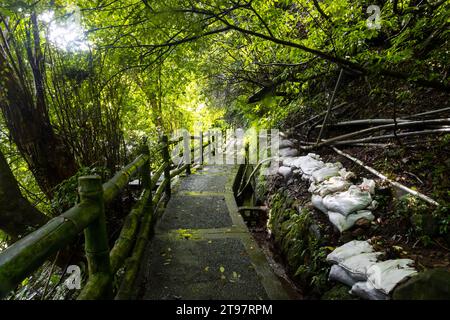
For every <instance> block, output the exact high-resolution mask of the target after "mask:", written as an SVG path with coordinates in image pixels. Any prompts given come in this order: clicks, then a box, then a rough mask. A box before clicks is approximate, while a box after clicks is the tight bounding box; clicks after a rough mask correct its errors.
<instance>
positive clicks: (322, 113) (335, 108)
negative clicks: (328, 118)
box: [293, 102, 348, 129]
mask: <svg viewBox="0 0 450 320" xmlns="http://www.w3.org/2000/svg"><path fill="white" fill-rule="evenodd" d="M347 104H348V103H347V102H343V103H341V104H338V105H337V106H335V107H333V108H332V109H331V111H335V110H337V109H339V108H342V107H344V106H346V105H347ZM326 114H327V111H324V112H321V113H319V114H318V115H315V116H314V117H312V118H309V119H308V120H305V121H303V122H301V123H299V124H296V125H295V126H294V127H293V129H296V128H298V127H301V126H303V125H305V124H307V123H309V122H311V121H314V120H316V119H317V118H319V117H322V116H324V115H326Z"/></svg>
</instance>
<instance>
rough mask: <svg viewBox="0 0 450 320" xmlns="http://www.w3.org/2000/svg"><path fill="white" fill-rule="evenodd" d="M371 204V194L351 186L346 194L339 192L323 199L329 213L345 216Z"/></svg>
mask: <svg viewBox="0 0 450 320" xmlns="http://www.w3.org/2000/svg"><path fill="white" fill-rule="evenodd" d="M371 202H372V197H371V196H370V193H369V192H367V191H361V190H360V189H359V188H358V187H357V186H351V187H350V188H349V189H348V190H347V191H345V192H338V193H335V194H331V195H327V196H325V197H324V198H323V205H324V206H325V208H327V209H328V210H329V211H333V212H339V213H342V214H343V215H345V216H347V215H349V214H350V213H352V212H355V211H358V210H361V209H364V208H366V207H367V206H368V205H369V204H370V203H371Z"/></svg>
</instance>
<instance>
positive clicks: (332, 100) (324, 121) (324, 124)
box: [317, 68, 344, 143]
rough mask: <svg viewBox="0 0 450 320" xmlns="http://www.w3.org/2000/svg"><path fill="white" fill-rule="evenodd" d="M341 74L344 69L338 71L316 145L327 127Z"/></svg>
mask: <svg viewBox="0 0 450 320" xmlns="http://www.w3.org/2000/svg"><path fill="white" fill-rule="evenodd" d="M343 74H344V68H341V71H339V76H338V79H337V81H336V85H335V87H334V90H333V94H332V95H331V99H330V103H329V105H328V110H327V113H326V114H325V117H324V118H323V123H322V126H321V128H320V131H319V136H318V137H317V143H319V142H320V138H322V133H323V131H324V130H325V128H326V125H327V122H328V118H329V117H330V113H331V106H332V105H333V102H334V97H335V96H336V92H337V90H338V89H339V85H340V84H341V80H342V75H343Z"/></svg>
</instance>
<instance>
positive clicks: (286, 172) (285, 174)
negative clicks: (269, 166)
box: [278, 166, 293, 180]
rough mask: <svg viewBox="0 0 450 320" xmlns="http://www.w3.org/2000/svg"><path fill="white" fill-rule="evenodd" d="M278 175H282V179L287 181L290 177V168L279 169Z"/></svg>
mask: <svg viewBox="0 0 450 320" xmlns="http://www.w3.org/2000/svg"><path fill="white" fill-rule="evenodd" d="M278 174H280V175H282V176H283V177H284V179H286V180H288V179H289V178H290V177H292V174H293V173H292V168H291V167H285V166H282V167H279V168H278Z"/></svg>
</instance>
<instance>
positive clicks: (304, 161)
mask: <svg viewBox="0 0 450 320" xmlns="http://www.w3.org/2000/svg"><path fill="white" fill-rule="evenodd" d="M310 154H311V153H310ZM310 154H309V155H310ZM309 155H307V156H301V157H287V158H285V159H284V160H283V165H284V166H288V167H295V168H298V169H301V170H302V172H303V173H304V174H307V175H311V173H313V171H315V170H317V169H320V168H322V167H324V166H325V163H323V161H320V160H317V159H316V158H314V157H310V156H309Z"/></svg>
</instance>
